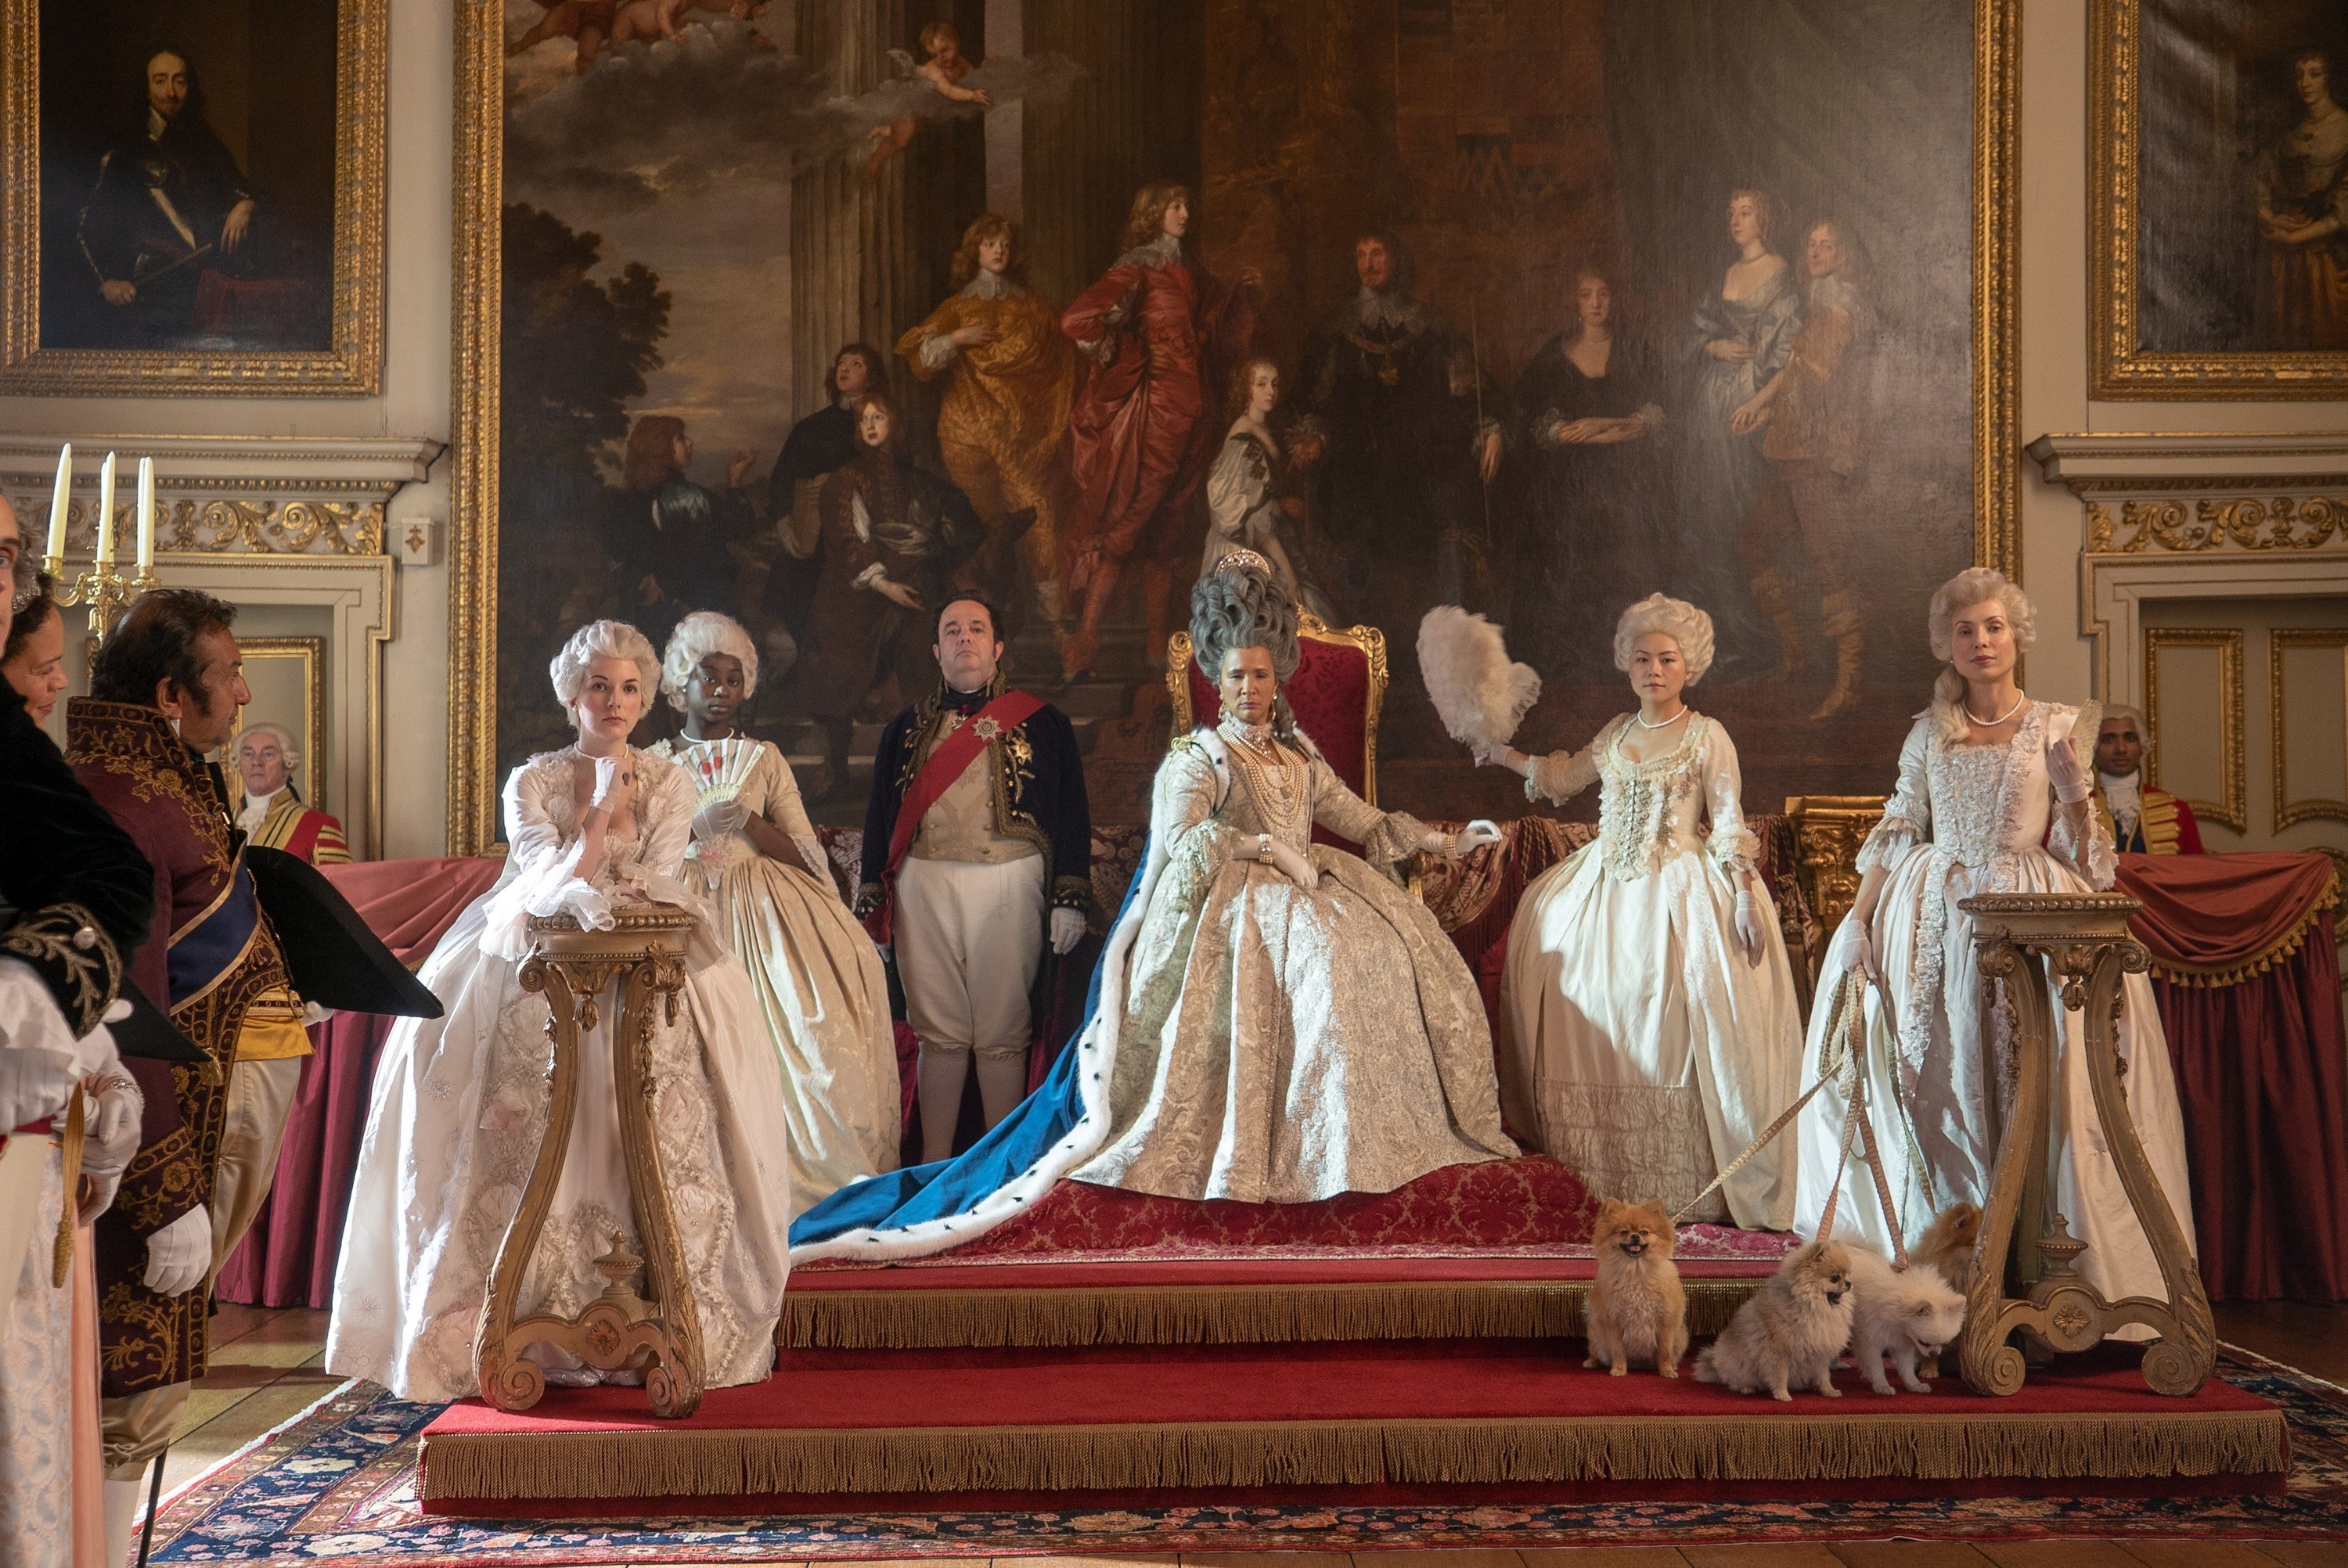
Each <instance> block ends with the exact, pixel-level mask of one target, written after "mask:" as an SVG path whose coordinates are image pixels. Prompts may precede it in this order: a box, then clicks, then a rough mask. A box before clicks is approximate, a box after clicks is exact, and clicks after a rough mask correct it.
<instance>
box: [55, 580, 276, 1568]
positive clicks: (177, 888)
mask: <svg viewBox="0 0 2348 1568" xmlns="http://www.w3.org/2000/svg"><path fill="white" fill-rule="evenodd" d="M235 619H236V610H235V609H234V607H233V606H231V605H228V604H224V603H222V602H221V600H216V599H213V598H212V597H211V595H209V594H204V593H200V592H197V591H194V590H192V589H154V590H152V591H150V592H149V593H148V594H146V595H145V596H143V597H142V598H141V599H139V601H138V602H137V603H136V604H134V605H133V606H132V607H131V608H130V610H129V613H127V614H126V615H125V616H124V617H123V618H122V619H121V620H120V621H118V623H117V624H116V626H115V628H114V630H113V631H112V632H111V633H110V634H109V635H108V638H107V640H106V642H105V645H104V646H103V647H102V648H101V649H100V650H99V651H98V659H97V661H96V662H95V664H94V665H93V666H92V668H91V671H90V695H89V696H88V697H87V698H75V699H73V700H71V701H69V702H67V706H66V760H67V763H69V764H71V765H72V767H73V771H74V774H75V776H76V777H77V778H78V779H79V780H80V781H81V784H82V785H83V787H85V788H86V789H88V791H89V793H90V794H91V795H93V796H94V797H96V799H97V801H98V804H99V805H101V806H103V807H104V808H105V810H106V812H107V814H108V815H109V816H111V817H112V818H113V819H114V821H115V823H116V825H118V826H119V827H121V828H122V829H123V830H124V831H125V832H126V833H128V834H129V835H130V837H131V839H132V840H133V842H134V843H135V844H136V845H138V847H139V851H140V853H142V854H143V855H144V856H146V858H147V861H148V863H149V865H150V866H153V867H154V883H153V907H152V915H151V919H150V924H149V932H148V936H147V939H146V940H145V941H144V942H143V943H142V944H141V945H139V948H137V949H136V950H135V951H134V952H132V953H131V954H130V956H129V971H130V974H131V976H132V978H133V979H136V980H137V982H138V984H139V989H141V990H142V991H144V992H146V993H147V994H148V995H149V996H150V997H152V998H154V999H156V1000H157V1001H158V1002H159V1003H161V1004H162V1005H164V1006H165V1007H166V1008H167V1009H168V1010H169V1012H170V1020H171V1022H172V1023H173V1024H174V1025H175V1026H177V1028H178V1029H179V1030H180V1032H181V1033H182V1034H184V1035H186V1036H187V1037H188V1039H189V1040H191V1041H193V1042H194V1044H195V1045H196V1046H197V1047H198V1048H199V1049H200V1050H202V1051H203V1052H204V1054H205V1056H206V1057H207V1058H208V1059H209V1060H207V1061H203V1062H201V1063H197V1064H193V1065H189V1066H178V1067H174V1068H172V1069H171V1071H170V1080H171V1081H170V1091H169V1092H168V1093H165V1094H162V1095H160V1096H157V1095H153V1094H150V1096H149V1102H150V1104H149V1110H150V1120H153V1117H152V1114H151V1113H152V1112H153V1111H154V1110H155V1109H156V1107H155V1105H154V1103H153V1102H154V1101H156V1100H157V1099H159V1098H160V1100H161V1101H162V1102H163V1107H164V1108H165V1109H170V1110H173V1111H175V1112H176V1116H175V1117H173V1118H172V1125H171V1126H170V1128H169V1130H168V1131H166V1132H163V1133H162V1135H160V1137H158V1138H156V1139H155V1140H154V1141H152V1142H150V1143H146V1144H144V1145H143V1146H142V1147H141V1148H140V1149H139V1153H138V1155H137V1157H136V1158H135V1159H134V1160H132V1162H131V1163H130V1167H129V1170H128V1171H127V1172H126V1173H124V1175H123V1179H122V1186H121V1190H120V1193H119V1194H118V1197H117V1200H116V1202H115V1204H114V1207H112V1208H111V1209H109V1210H108V1211H107V1213H106V1214H103V1215H101V1216H100V1217H99V1219H98V1229H97V1244H98V1338H99V1345H100V1353H101V1362H102V1365H103V1367H104V1371H105V1378H104V1385H103V1391H104V1394H105V1399H104V1401H103V1405H102V1410H103V1423H102V1424H103V1429H104V1442H105V1450H106V1464H107V1487H108V1493H107V1503H108V1524H109V1530H111V1529H112V1528H113V1526H114V1521H115V1516H116V1515H117V1514H118V1513H119V1515H120V1517H121V1520H122V1522H123V1523H124V1525H125V1526H127V1524H128V1521H129V1513H130V1512H131V1511H132V1510H133V1509H135V1507H136V1505H137V1501H138V1494H139V1491H140V1486H139V1482H140V1480H141V1478H142V1476H143V1475H144V1473H145V1471H146V1470H147V1467H148V1466H149V1464H151V1463H152V1462H153V1461H154V1460H155V1459H156V1457H157V1456H158V1455H160V1453H161V1452H162V1451H163V1450H164V1449H165V1448H167V1447H169V1446H170V1440H171V1438H172V1435H173V1433H174V1431H175V1430H176V1429H177V1428H178V1425H179V1420H180V1410H181V1409H183V1408H184V1406H185V1405H186V1402H187V1397H188V1386H189V1384H190V1383H191V1382H192V1381H193V1380H194V1379H195V1378H197V1377H199V1376H201V1373H202V1372H203V1369H204V1358H205V1342H204V1341H205V1332H206V1327H207V1291H206V1288H205V1283H206V1281H207V1279H208V1278H209V1277H210V1276H211V1271H212V1269H213V1267H214V1266H216V1265H217V1262H218V1259H219V1255H220V1252H221V1251H222V1250H224V1249H222V1248H219V1247H216V1245H215V1244H216V1241H219V1240H223V1239H232V1238H231V1237H230V1235H229V1232H230V1231H231V1229H232V1226H231V1225H225V1224H221V1223H220V1217H219V1215H218V1214H216V1213H215V1210H216V1208H217V1204H216V1203H215V1192H214V1172H215V1167H216V1165H217V1164H218V1163H219V1160H220V1157H221V1141H222V1135H223V1132H224V1130H225V1129H226V1128H227V1126H228V1124H229V1122H230V1117H231V1112H232V1101H233V1100H234V1099H235V1093H234V1090H235V1080H234V1079H233V1078H232V1073H237V1074H242V1073H244V1069H243V1068H242V1066H240V1065H239V1064H238V1063H239V1057H240V1054H241V1051H240V1046H241V1037H242V1034H243V1033H244V1030H245V1024H246V1015H247V1013H248V1012H249V1011H250V1010H251V1009H252V1006H253V1004H254V1003H255V1002H257V1001H259V1000H260V999H262V998H263V997H265V996H269V995H270V994H272V993H273V992H282V991H283V989H284V988H285V986H286V974H285V969H284V966H283V959H282V958H281V955H280V953H279V949H278V945H277V936H276V933H275V931H274V930H273V928H272V927H271V926H270V923H269V920H268V917H266V916H265V915H264V914H263V912H262V909H261V905H260V900H259V898H258V897H257V895H256V893H255V890H254V886H253V882H252V874H251V873H250V872H249V871H248V870H247V868H246V866H245V864H244V854H243V841H242V838H241V837H240V836H238V835H236V834H235V833H234V832H233V831H232V828H231V826H230V823H229V816H228V798H227V794H226V792H225V790H224V789H223V788H222V786H221V779H220V773H219V769H218V768H217V767H215V766H213V765H212V764H210V763H208V762H206V761H205V760H204V759H205V753H209V752H211V751H213V750H215V749H217V748H218V747H219V746H220V745H221V743H224V742H225V741H226V740H227V739H228V734H229V731H230V729H231V728H232V725H233V723H234V722H235V719H236V712H237V710H238V709H239V708H241V707H242V706H243V705H244V703H246V702H249V701H250V700H251V697H252V693H251V692H249V691H248V690H247V689H246V687H245V683H244V676H243V672H242V655H241V654H240V653H239V652H238V650H237V645H236V639H235V637H234V636H233V635H232V633H231V630H230V627H231V625H232V622H233V621H234V620H235ZM246 1081H247V1082H248V1084H249V1083H251V1082H252V1076H251V1075H249V1074H247V1075H246ZM246 1119H249V1117H248V1118H246ZM257 1202H258V1200H257V1199H256V1200H255V1203H256V1204H257ZM245 1217H246V1218H248V1219H249V1218H250V1212H249V1210H248V1211H247V1213H246V1215H245Z"/></svg>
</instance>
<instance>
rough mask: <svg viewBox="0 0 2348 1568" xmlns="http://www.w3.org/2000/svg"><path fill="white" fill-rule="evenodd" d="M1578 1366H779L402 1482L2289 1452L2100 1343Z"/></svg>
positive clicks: (1952, 1468)
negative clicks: (663, 1416)
mask: <svg viewBox="0 0 2348 1568" xmlns="http://www.w3.org/2000/svg"><path fill="white" fill-rule="evenodd" d="M1580 1353H1581V1345H1580V1344H1579V1342H1575V1341H1521V1340H1519V1341H1509V1340H1495V1339H1481V1340H1466V1341H1427V1340H1421V1341H1401V1342H1373V1343H1343V1344H1329V1345H1263V1346H1173V1347H1162V1348H1146V1347H1119V1348H1095V1349H1092V1350H1089V1351H1086V1352H1083V1353H1079V1354H1070V1353H1067V1352H1055V1351H1046V1350H1021V1349H1002V1350H959V1351H952V1350H915V1351H902V1350H900V1351H886V1352H860V1351H818V1352H810V1351H798V1352H792V1353H789V1354H788V1355H787V1356H786V1357H785V1358H784V1364H783V1366H782V1368H781V1369H780V1370H779V1371H778V1373H777V1375H776V1376H775V1377H773V1378H770V1379H768V1380H767V1382H765V1383H761V1384H758V1385H756V1386H753V1387H749V1388H742V1389H716V1390H713V1391H712V1392H711V1393H710V1394H709V1396H708V1398H707V1399H705V1401H704V1403H703V1405H702V1407H701V1409H700V1410H699V1412H698V1413H696V1414H695V1416H694V1417H693V1419H690V1420H687V1421H682V1422H664V1421H659V1420H655V1419H653V1418H652V1417H651V1416H650V1414H649V1413H648V1411H647V1410H646V1409H645V1405H644V1395H643V1393H642V1391H641V1390H638V1389H554V1390H550V1391H549V1392H548V1394H547V1396H546V1398H545V1399H544V1400H543V1401H542V1402H541V1404H540V1405H539V1406H538V1408H537V1409H533V1410H530V1411H528V1412H525V1413H522V1414H520V1415H508V1414H504V1413H502V1412H499V1411H497V1410H494V1409H490V1408H489V1407H488V1406H486V1405H483V1404H481V1403H479V1401H466V1402H463V1403H460V1404H458V1405H455V1406H451V1407H450V1408H449V1409H448V1410H446V1411H445V1412H443V1413H442V1414H441V1415H440V1416H439V1417H438V1419H435V1420H434V1421H433V1422H432V1424H431V1425H430V1426H429V1427H428V1428H427V1430H426V1432H425V1436H424V1454H423V1466H422V1480H421V1485H420V1491H421V1495H422V1497H423V1500H424V1503H425V1506H426V1508H427V1510H430V1511H435V1512H464V1513H467V1514H470V1515H474V1516H481V1515H485V1514H486V1515H498V1514H509V1515H511V1516H514V1517H526V1516H543V1515H545V1514H547V1513H549V1512H600V1511H610V1510H613V1509H618V1510H621V1511H623V1512H630V1513H635V1514H659V1513H666V1512H695V1511H706V1510H707V1509H709V1508H711V1507H712V1506H716V1505H718V1500H726V1501H725V1502H724V1504H723V1505H724V1506H726V1507H754V1508H756V1509H757V1510H760V1511H767V1512H804V1511H806V1510H808V1509H810V1508H814V1509H822V1508H829V1507H836V1506H839V1503H840V1500H842V1499H849V1498H858V1497H866V1498H870V1497H877V1496H889V1497H894V1498H897V1499H899V1500H901V1502H902V1503H903V1504H904V1505H907V1506H911V1505H912V1504H913V1503H914V1502H915V1501H919V1500H924V1499H926V1500H928V1501H929V1502H930V1503H932V1505H934V1504H935V1503H937V1501H939V1500H940V1499H942V1498H945V1497H949V1496H955V1495H960V1494H965V1493H967V1494H970V1495H972V1496H981V1495H983V1496H985V1497H988V1498H991V1499H998V1500H999V1499H1002V1498H1005V1497H1035V1496H1042V1495H1051V1496H1062V1495H1065V1494H1070V1493H1083V1494H1085V1495H1086V1496H1088V1497H1095V1498H1098V1499H1100V1500H1103V1501H1104V1502H1105V1503H1106V1502H1107V1501H1115V1500H1117V1499H1118V1498H1121V1497H1134V1498H1138V1497H1142V1496H1148V1497H1155V1498H1161V1499H1162V1498H1163V1497H1165V1496H1167V1495H1169V1494H1172V1493H1175V1492H1187V1493H1191V1494H1194V1495H1212V1496H1216V1497H1220V1498H1229V1497H1231V1496H1233V1495H1235V1494H1239V1495H1244V1494H1250V1493H1252V1492H1255V1491H1263V1490H1265V1489H1270V1490H1271V1491H1274V1492H1277V1493H1279V1494H1280V1495H1282V1496H1293V1495H1297V1494H1298V1493H1297V1489H1300V1488H1301V1489H1306V1490H1307V1491H1310V1490H1311V1489H1316V1488H1323V1487H1326V1488H1334V1489H1338V1490H1339V1491H1343V1492H1344V1494H1345V1495H1349V1496H1360V1495H1362V1494H1363V1492H1364V1489H1386V1488H1395V1489H1402V1490H1403V1491H1409V1490H1411V1489H1416V1488H1425V1487H1443V1488H1450V1489H1454V1491H1457V1489H1459V1488H1462V1487H1476V1488H1499V1489H1502V1491H1505V1492H1508V1493H1509V1494H1511V1495H1518V1496H1522V1497H1540V1496H1569V1495H1570V1496H1589V1495H1592V1494H1591V1492H1590V1491H1589V1490H1588V1489H1590V1488H1591V1487H1597V1488H1600V1489H1601V1490H1603V1489H1606V1488H1610V1487H1622V1488H1629V1489H1632V1491H1640V1492H1643V1493H1652V1492H1654V1491H1655V1489H1656V1488H1658V1487H1661V1488H1663V1489H1664V1491H1665V1492H1668V1491H1670V1490H1671V1489H1674V1488H1680V1487H1684V1486H1686V1485H1688V1484H1692V1483H1703V1484H1705V1485H1708V1486H1715V1487H1717V1486H1729V1487H1735V1488H1747V1487H1759V1488H1764V1489H1767V1490H1768V1494H1769V1495H1773V1496H1779V1497H1803V1498H1825V1497H1838V1496H1851V1497H1878V1498H1879V1497H1883V1496H1888V1495H1930V1494H1936V1493H1940V1492H1944V1491H1948V1490H1950V1489H1951V1488H1963V1489H1965V1490H1969V1491H1978V1490H1987V1491H1993V1492H2012V1493H2013V1494H2017V1495H2019V1494H2046V1493H2059V1494H2062V1495H2074V1496H2075V1495H2085V1494H2088V1493H2092V1492H2094V1491H2096V1489H2097V1488H2098V1487H2102V1486H2111V1487H2115V1488H2119V1489H2127V1488H2135V1487H2141V1486H2142V1485H2143V1484H2144V1483H2146V1482H2147V1481H2166V1482H2168V1484H2169V1485H2170V1486H2171V1487H2172V1488H2173V1489H2202V1490H2208V1489H2213V1488H2214V1489H2217V1490H2230V1491H2271V1490H2272V1489H2274V1488H2275V1487H2277V1486H2279V1484H2280V1481H2279V1478H2280V1477H2281V1474H2282V1473H2283V1472H2284V1471H2285V1470H2286V1468H2287V1465H2288V1460H2289V1455H2288V1443H2287V1439H2286V1436H2285V1426H2284V1421H2283V1418H2282V1415H2281V1411H2280V1410H2279V1409H2277V1408H2276V1407H2275V1406H2274V1405H2272V1404H2271V1403H2270V1402H2269V1401H2267V1400H2265V1399H2260V1398H2258V1397H2256V1396H2254V1395H2251V1394H2249V1393H2247V1392H2245V1391H2243V1390H2241V1389H2237V1388H2235V1387H2233V1386H2232V1385H2230V1384H2228V1383H2225V1382H2222V1381H2219V1380H2216V1379H2213V1380H2211V1381H2210V1382H2209V1384H2208V1385H2206V1386H2205V1387H2204V1388H2203V1389H2201V1390H2200V1391H2199V1393H2198V1394H2196V1395H2195V1396H2193V1397H2192V1398H2190V1399H2166V1398H2163V1397H2162V1396H2159V1395H2157V1394H2154V1393H2152V1392H2151V1391H2150V1390H2149V1389H2147V1388H2146V1387H2145V1385H2144V1382H2143V1380H2142V1378H2141V1377H2140V1375H2139V1374H2138V1372H2137V1368H2136V1366H2135V1357H2134V1355H2133V1354H2132V1353H2130V1352H2127V1351H2126V1350H2123V1349H2120V1348H2111V1349H2108V1350H2106V1351H2105V1352H2103V1353H2100V1354H2098V1355H2095V1356H2089V1357H2079V1358H2065V1360H2063V1361H2062V1362H2060V1363H2058V1364H2057V1366H2056V1367H2055V1368H2051V1369H2042V1370H2038V1371H2034V1373H2033V1375H2032V1377H2031V1380H2030V1382H2029V1384H2028V1386H2027V1387H2026V1388H2025V1389H2024V1390H2023V1392H2021V1393H2020V1394H2018V1395H2015V1396H2013V1398H2010V1399H1983V1398H1979V1397H1976V1396H1974V1395H1972V1393H1970V1392H1969V1391H1967V1390H1966V1389H1964V1387H1963V1385H1962V1383H1959V1382H1957V1381H1955V1380H1954V1379H1943V1380H1942V1381H1941V1383H1940V1384H1939V1385H1938V1388H1937V1391H1936V1392H1935V1393H1933V1394H1931V1395H1929V1396H1920V1395H1913V1394H1900V1395H1899V1396H1896V1397H1893V1398H1889V1399H1887V1398H1883V1397H1880V1396H1879V1395H1876V1394H1874V1393H1872V1392H1870V1391H1869V1389H1867V1387H1866V1386H1865V1384H1864V1382H1863V1381H1861V1380H1859V1378H1857V1377H1856V1376H1855V1375H1850V1374H1846V1375H1845V1376H1844V1377H1843V1378H1841V1379H1840V1386H1841V1387H1842V1388H1844V1389H1845V1390H1846V1394H1845V1397H1843V1398H1841V1399H1827V1398H1825V1397H1823V1396H1820V1395H1818V1394H1815V1393H1813V1394H1806V1395H1802V1396H1798V1397H1797V1399H1795V1400H1794V1401H1793V1402H1792V1403H1790V1404H1779V1403H1776V1402H1775V1401H1772V1400H1768V1399H1753V1398H1748V1397H1746V1396H1741V1395H1736V1394H1732V1393H1729V1392H1726V1391H1725V1390H1723V1389H1719V1388H1716V1387H1714V1386H1711V1385H1706V1384H1699V1383H1696V1382H1694V1380H1693V1379H1692V1378H1687V1377H1682V1378H1677V1379H1671V1378H1662V1377H1659V1376H1657V1375H1655V1374H1653V1373H1652V1372H1649V1373H1634V1374H1632V1376H1629V1377H1625V1378H1614V1377H1611V1376H1608V1375H1607V1374H1605V1373H1603V1372H1599V1371H1587V1370H1584V1369H1583V1368H1581V1365H1580V1362H1579V1356H1580Z"/></svg>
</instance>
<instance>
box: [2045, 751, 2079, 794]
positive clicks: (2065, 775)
mask: <svg viewBox="0 0 2348 1568" xmlns="http://www.w3.org/2000/svg"><path fill="white" fill-rule="evenodd" d="M2046 776H2047V777H2048V778H2049V779H2052V780H2053V781H2054V784H2055V799H2056V800H2059V801H2061V802H2062V803H2063V804H2065V805H2076V804H2079V803H2080V802H2081V801H2083V800H2085V799H2086V798H2087V794H2088V786H2087V770H2086V769H2085V767H2084V766H2082V765H2081V764H2080V762H2079V749H2078V748H2077V747H2076V746H2074V745H2073V744H2072V743H2070V741H2069V740H2068V739H2065V740H2060V741H2057V742H2055V743H2054V744H2053V745H2051V746H2049V747H2047V748H2046Z"/></svg>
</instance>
